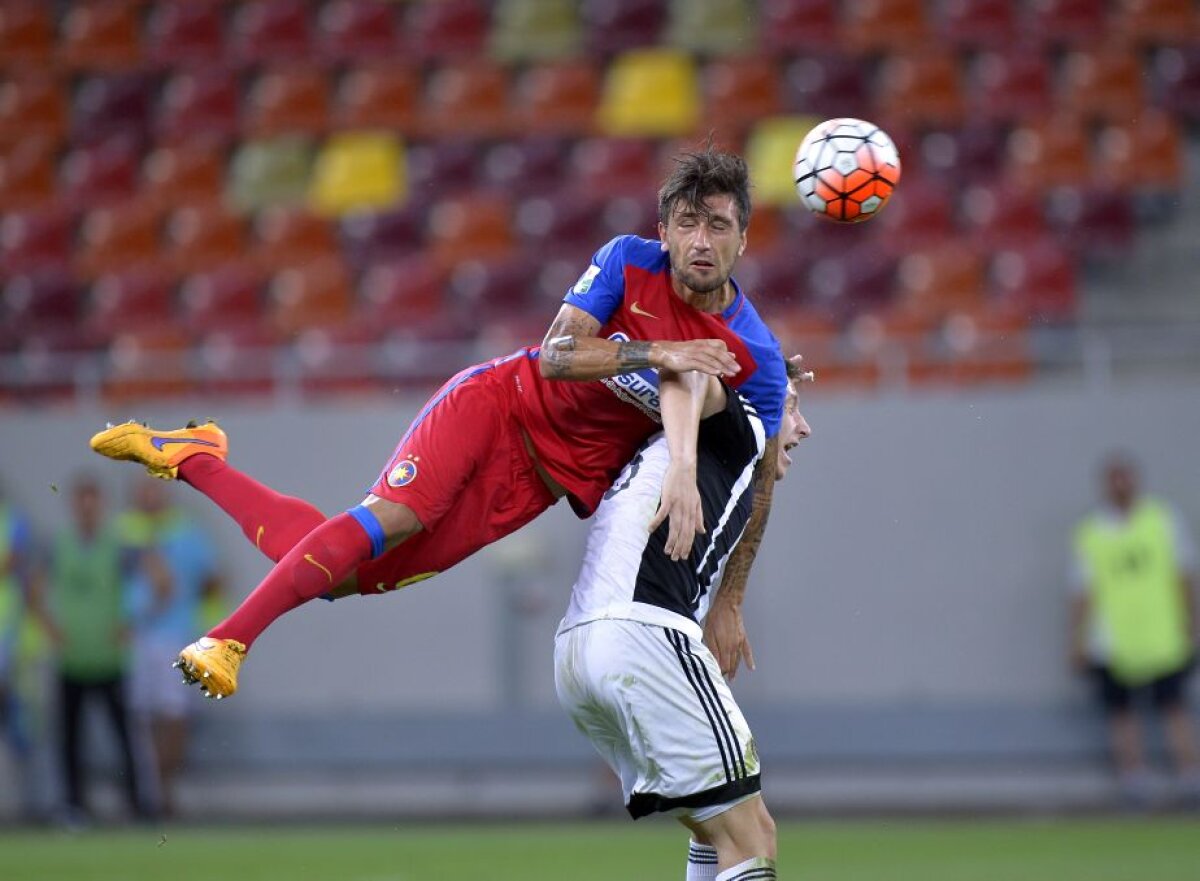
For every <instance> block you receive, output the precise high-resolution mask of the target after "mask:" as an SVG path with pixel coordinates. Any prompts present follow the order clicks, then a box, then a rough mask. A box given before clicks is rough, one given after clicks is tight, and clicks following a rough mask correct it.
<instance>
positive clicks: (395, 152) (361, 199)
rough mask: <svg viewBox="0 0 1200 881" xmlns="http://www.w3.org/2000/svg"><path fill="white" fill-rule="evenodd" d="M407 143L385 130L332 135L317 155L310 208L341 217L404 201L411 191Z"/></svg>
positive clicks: (309, 195) (309, 194)
mask: <svg viewBox="0 0 1200 881" xmlns="http://www.w3.org/2000/svg"><path fill="white" fill-rule="evenodd" d="M406 170H407V166H406V163H405V153H404V144H403V142H401V141H400V140H399V139H398V138H395V137H393V136H392V135H389V134H385V133H382V132H347V133H346V134H342V135H337V136H336V137H333V138H330V139H329V142H328V143H326V145H325V148H324V149H323V150H322V151H321V154H320V155H319V156H318V157H317V164H316V168H315V169H314V172H313V179H312V186H311V187H310V189H309V192H308V203H309V207H310V208H312V210H313V211H315V212H317V213H318V214H324V215H327V216H340V215H342V214H346V213H348V212H350V211H356V210H360V209H365V208H384V207H387V206H388V205H394V204H396V203H398V202H402V201H403V200H404V198H405V195H406V194H407V189H408V180H407V174H406Z"/></svg>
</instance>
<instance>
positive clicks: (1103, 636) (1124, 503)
mask: <svg viewBox="0 0 1200 881" xmlns="http://www.w3.org/2000/svg"><path fill="white" fill-rule="evenodd" d="M1101 484H1102V493H1103V499H1104V503H1103V505H1102V507H1101V508H1100V509H1099V510H1097V511H1095V512H1094V513H1092V514H1090V515H1089V516H1088V517H1086V518H1085V519H1084V520H1083V521H1082V522H1081V523H1080V524H1079V526H1078V527H1077V528H1076V530H1075V541H1074V564H1073V572H1072V578H1071V582H1072V592H1073V601H1072V608H1071V634H1070V644H1071V661H1072V664H1073V666H1074V667H1075V668H1076V669H1077V670H1078V671H1080V672H1086V673H1089V674H1090V675H1092V676H1093V678H1094V679H1095V682H1096V686H1097V692H1098V695H1099V697H1100V700H1101V702H1102V704H1103V706H1104V708H1105V710H1106V712H1107V714H1108V721H1109V736H1110V741H1111V748H1112V752H1113V759H1114V762H1115V764H1116V769H1117V774H1118V777H1119V782H1120V785H1121V788H1122V793H1123V795H1124V796H1125V797H1126V798H1128V799H1130V800H1131V801H1134V802H1144V801H1146V800H1147V799H1148V798H1149V796H1150V793H1151V790H1152V786H1151V778H1150V776H1149V773H1148V769H1147V765H1146V760H1145V754H1144V750H1143V747H1142V734H1141V726H1140V725H1139V722H1138V718H1137V715H1136V713H1135V710H1134V701H1135V698H1137V697H1139V696H1145V697H1147V698H1149V699H1150V701H1151V702H1152V703H1153V705H1154V706H1155V707H1156V708H1157V709H1158V710H1159V712H1161V714H1162V716H1163V720H1164V723H1165V728H1166V735H1167V745H1168V748H1169V751H1170V754H1171V759H1172V761H1173V763H1174V766H1175V769H1176V771H1177V773H1178V777H1179V782H1180V787H1181V790H1182V794H1183V796H1184V797H1185V798H1186V799H1188V800H1197V799H1200V754H1198V753H1197V749H1196V737H1195V733H1194V731H1193V726H1192V722H1191V719H1190V716H1189V713H1188V707H1187V679H1188V674H1189V673H1190V672H1191V669H1192V666H1193V663H1194V660H1195V657H1196V644H1197V638H1196V637H1197V625H1198V621H1197V615H1196V548H1195V545H1194V544H1193V542H1192V539H1191V535H1190V534H1189V532H1188V529H1187V527H1186V525H1185V524H1184V522H1183V520H1182V519H1181V518H1180V516H1179V515H1178V514H1177V513H1176V512H1175V511H1174V510H1172V508H1171V507H1169V506H1168V505H1167V504H1166V503H1164V502H1162V501H1161V500H1159V499H1156V498H1153V497H1152V496H1148V495H1143V494H1142V493H1141V491H1140V487H1139V474H1138V468H1137V465H1136V464H1135V463H1134V461H1133V460H1132V459H1131V458H1130V457H1128V456H1126V455H1123V454H1120V455H1113V456H1110V457H1109V458H1108V459H1107V460H1106V461H1105V462H1104V464H1103V467H1102V468H1101Z"/></svg>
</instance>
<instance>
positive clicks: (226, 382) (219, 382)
mask: <svg viewBox="0 0 1200 881" xmlns="http://www.w3.org/2000/svg"><path fill="white" fill-rule="evenodd" d="M278 342H279V340H278V336H277V334H275V332H274V331H272V330H271V329H270V328H269V327H267V326H265V325H264V324H262V323H255V324H253V325H247V326H230V327H222V328H221V329H219V330H213V331H211V332H209V333H206V334H204V336H203V337H202V338H201V340H200V345H199V346H198V348H197V351H196V354H197V361H198V362H199V367H200V387H201V390H202V391H203V392H204V393H205V394H209V395H230V394H237V395H268V394H272V393H273V392H274V391H275V361H276V358H277V355H276V347H277V345H278Z"/></svg>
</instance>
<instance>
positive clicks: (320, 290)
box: [267, 258, 352, 335]
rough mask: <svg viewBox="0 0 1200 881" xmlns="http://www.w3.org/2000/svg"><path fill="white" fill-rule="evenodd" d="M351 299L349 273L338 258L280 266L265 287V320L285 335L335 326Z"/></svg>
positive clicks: (343, 315) (344, 317)
mask: <svg viewBox="0 0 1200 881" xmlns="http://www.w3.org/2000/svg"><path fill="white" fill-rule="evenodd" d="M351 302H352V297H351V293H350V276H349V274H348V273H347V272H346V267H345V265H344V264H343V263H342V261H341V260H340V259H338V258H326V259H322V260H315V261H313V262H311V263H308V264H305V265H304V266H295V267H289V268H287V269H283V270H281V271H280V272H277V273H276V274H275V275H274V276H273V277H272V278H271V281H270V283H269V284H268V286H267V318H268V322H269V324H270V326H271V327H272V328H274V329H275V330H276V331H278V332H279V333H282V334H287V335H292V334H296V333H298V332H300V331H302V330H306V329H308V328H311V327H322V326H336V325H337V324H339V323H341V322H342V321H344V320H345V319H346V317H347V316H348V315H349V313H350V306H351Z"/></svg>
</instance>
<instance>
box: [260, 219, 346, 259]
mask: <svg viewBox="0 0 1200 881" xmlns="http://www.w3.org/2000/svg"><path fill="white" fill-rule="evenodd" d="M254 237H255V243H254V249H253V258H254V261H255V263H256V264H257V265H259V266H261V267H262V268H263V269H265V270H269V271H274V270H277V269H281V268H283V267H285V266H295V265H300V264H303V263H307V262H309V261H311V260H314V259H318V258H322V257H333V256H336V255H337V253H338V248H337V240H336V238H335V236H334V231H333V226H332V224H331V223H330V221H328V220H327V219H325V218H324V217H318V216H317V215H315V214H310V213H309V212H308V211H305V210H304V209H301V208H288V207H275V208H267V209H266V210H264V211H262V212H260V213H259V215H258V217H257V218H256V219H255V222H254Z"/></svg>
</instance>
